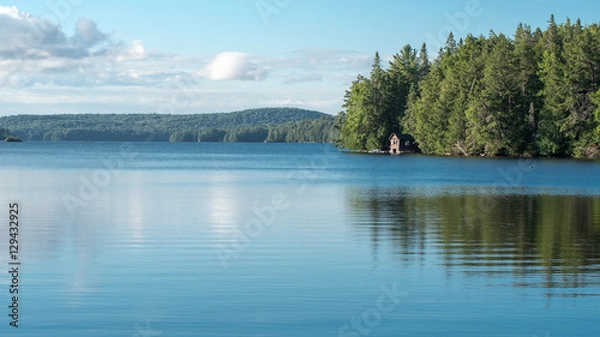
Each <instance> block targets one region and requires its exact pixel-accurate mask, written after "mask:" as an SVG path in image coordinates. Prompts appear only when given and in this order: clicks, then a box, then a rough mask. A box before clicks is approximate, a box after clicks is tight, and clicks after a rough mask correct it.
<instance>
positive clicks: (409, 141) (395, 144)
mask: <svg viewBox="0 0 600 337" xmlns="http://www.w3.org/2000/svg"><path fill="white" fill-rule="evenodd" d="M416 152H419V146H418V145H417V142H415V139H414V138H413V137H412V136H410V135H404V134H399V133H392V135H391V136H390V154H392V155H395V154H402V153H416Z"/></svg>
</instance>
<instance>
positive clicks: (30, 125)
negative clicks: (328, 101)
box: [0, 108, 337, 142]
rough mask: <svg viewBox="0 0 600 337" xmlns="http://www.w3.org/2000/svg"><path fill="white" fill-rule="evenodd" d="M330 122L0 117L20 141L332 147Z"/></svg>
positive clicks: (289, 115)
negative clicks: (268, 143) (309, 144)
mask: <svg viewBox="0 0 600 337" xmlns="http://www.w3.org/2000/svg"><path fill="white" fill-rule="evenodd" d="M334 124H335V117H334V116H330V115H327V114H324V113H321V112H317V111H311V110H304V109H296V108H264V109H251V110H244V111H238V112H231V113H212V114H194V115H164V114H65V115H17V116H7V117H0V125H3V126H4V127H6V128H8V129H10V130H11V133H12V134H14V135H16V136H19V137H20V138H22V139H23V140H52V141H204V142H224V141H225V142H237V141H239V142H242V141H246V142H264V141H272V142H332V141H334V140H335V138H336V137H337V135H336V133H335V128H334Z"/></svg>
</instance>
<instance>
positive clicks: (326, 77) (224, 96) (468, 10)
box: [0, 0, 600, 115]
mask: <svg viewBox="0 0 600 337" xmlns="http://www.w3.org/2000/svg"><path fill="white" fill-rule="evenodd" d="M0 6H1V7H0V88H1V89H2V92H3V93H4V95H1V97H0V115H7V114H18V113H74V112H80V113H88V112H89V113H112V112H115V113H127V112H134V113H145V112H159V113H204V112H224V111H234V110H239V109H244V108H255V107H265V106H294V107H301V108H307V109H316V110H319V111H323V112H326V113H331V114H335V113H337V112H338V111H339V110H340V109H341V104H342V101H343V96H344V92H345V90H346V89H347V88H348V86H349V84H350V82H351V81H352V80H353V79H355V78H356V76H357V75H358V74H359V73H362V74H366V73H368V71H369V68H370V64H371V60H372V57H373V54H374V53H375V51H379V52H380V54H381V55H382V56H383V57H384V58H390V57H391V56H392V55H393V54H394V53H396V52H398V51H399V50H400V49H401V48H402V47H403V46H404V45H405V44H407V43H410V44H411V45H413V47H415V48H418V47H420V45H421V43H423V42H427V44H428V47H429V50H430V54H431V55H435V54H436V52H437V49H438V48H439V46H440V45H441V44H442V43H443V41H444V40H445V36H446V35H447V33H448V32H449V31H450V30H452V31H454V33H455V35H457V36H464V35H466V34H467V33H472V34H475V35H479V34H484V35H487V33H488V32H489V30H490V29H492V30H494V31H496V32H503V33H506V34H508V35H512V33H513V32H514V30H515V27H516V25H517V24H518V23H519V22H524V23H527V24H530V25H531V26H533V27H534V28H535V27H542V28H544V27H545V26H546V22H547V20H548V18H549V16H550V14H554V15H555V16H556V18H557V21H559V22H562V21H564V19H565V18H566V17H570V18H571V19H575V18H581V20H582V21H583V23H586V24H592V23H597V22H599V21H600V15H599V13H600V1H595V0H589V1H584V0H579V1H577V0H574V1H569V2H566V1H559V0H550V1H542V0H531V1H524V0H520V1H514V0H508V1H492V0H460V1H451V0H447V1H443V0H432V1H424V0H421V1H416V0H414V1H413V0H407V1H402V0H395V1H392V0H389V1H384V0H370V1H367V0H345V1H337V0H331V1H316V0H228V1H215V0H211V1H202V0H200V1H184V0H171V1H145V2H140V1H129V0H121V1H115V0H102V1H101V0H23V1H14V2H8V1H2V2H1V3H0Z"/></svg>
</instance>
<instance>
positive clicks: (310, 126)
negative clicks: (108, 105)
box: [169, 116, 339, 143]
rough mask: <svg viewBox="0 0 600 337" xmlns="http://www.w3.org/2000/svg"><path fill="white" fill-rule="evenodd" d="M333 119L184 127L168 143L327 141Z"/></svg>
mask: <svg viewBox="0 0 600 337" xmlns="http://www.w3.org/2000/svg"><path fill="white" fill-rule="evenodd" d="M335 123H336V118H335V117H334V116H324V117H321V118H319V119H314V120H304V121H295V122H289V123H285V124H276V125H266V126H254V127H241V128H231V129H222V128H210V129H199V130H186V131H181V132H175V133H173V134H172V135H171V137H170V139H169V140H170V141H172V142H196V141H198V142H269V143H331V142H334V141H335V140H336V139H337V138H338V135H339V132H337V130H336V129H335Z"/></svg>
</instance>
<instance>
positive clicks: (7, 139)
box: [4, 137, 23, 143]
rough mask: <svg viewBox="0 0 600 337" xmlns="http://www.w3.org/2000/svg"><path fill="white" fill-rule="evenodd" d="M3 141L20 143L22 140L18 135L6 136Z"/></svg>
mask: <svg viewBox="0 0 600 337" xmlns="http://www.w3.org/2000/svg"><path fill="white" fill-rule="evenodd" d="M4 141H5V142H6V143H22V142H23V140H21V138H19V137H6V138H5V139H4Z"/></svg>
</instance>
